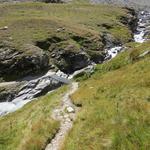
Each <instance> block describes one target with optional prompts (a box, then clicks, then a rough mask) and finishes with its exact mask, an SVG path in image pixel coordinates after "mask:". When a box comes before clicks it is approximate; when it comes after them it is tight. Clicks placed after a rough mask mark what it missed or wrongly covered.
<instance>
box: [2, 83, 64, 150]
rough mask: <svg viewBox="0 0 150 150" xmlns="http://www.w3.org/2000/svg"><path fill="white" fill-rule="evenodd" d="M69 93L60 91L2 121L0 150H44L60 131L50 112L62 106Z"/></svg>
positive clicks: (36, 101) (62, 89)
mask: <svg viewBox="0 0 150 150" xmlns="http://www.w3.org/2000/svg"><path fill="white" fill-rule="evenodd" d="M66 89H67V87H66V86H65V87H63V88H60V89H58V90H57V91H55V92H53V93H51V94H48V95H46V96H43V97H41V98H38V100H34V101H32V102H30V103H28V104H27V105H25V106H24V107H23V108H21V109H20V110H18V111H16V112H14V113H11V114H9V115H7V116H4V117H2V118H0V150H41V149H43V148H44V147H45V146H46V144H47V142H48V141H50V140H51V139H52V138H53V136H54V135H55V133H56V132H57V130H58V129H59V122H57V121H55V120H53V119H52V118H51V112H52V110H53V109H54V108H55V107H57V106H58V105H59V104H60V99H61V96H62V94H63V93H64V92H65V91H66Z"/></svg>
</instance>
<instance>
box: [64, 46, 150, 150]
mask: <svg viewBox="0 0 150 150" xmlns="http://www.w3.org/2000/svg"><path fill="white" fill-rule="evenodd" d="M149 47H150V45H149V43H145V44H140V45H139V46H138V47H136V48H133V49H130V50H129V51H126V52H123V53H122V54H120V55H118V56H117V57H116V58H115V59H113V60H112V61H109V62H107V63H105V64H102V65H98V66H97V68H96V72H95V74H94V75H92V76H91V77H90V78H88V79H86V80H85V81H82V82H81V84H80V88H79V90H78V91H77V92H76V93H75V94H73V95H72V98H73V102H74V103H75V104H76V105H77V106H82V107H81V109H80V111H79V113H78V118H77V120H76V122H75V124H74V127H73V129H72V131H71V132H70V133H69V135H68V137H67V138H66V142H65V144H64V147H63V148H62V149H64V150H83V149H86V150H91V149H92V150H104V149H107V150H109V149H110V150H126V149H128V150H147V149H149V148H150V145H149V141H150V111H149V110H150V104H149V99H150V92H149V91H150V70H149V66H150V59H149V56H148V55H147V56H145V57H144V58H142V59H138V56H139V54H141V53H143V52H144V51H146V50H147V49H149ZM133 58H134V59H133ZM80 81H81V80H80Z"/></svg>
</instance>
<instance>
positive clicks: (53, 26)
mask: <svg viewBox="0 0 150 150" xmlns="http://www.w3.org/2000/svg"><path fill="white" fill-rule="evenodd" d="M127 15H128V10H126V9H123V8H117V7H112V6H109V5H105V6H103V5H90V4H80V3H77V4H74V3H73V4H49V5H48V4H44V3H18V4H1V5H0V28H3V27H4V26H8V30H0V41H1V42H2V41H5V42H6V41H7V43H9V42H10V43H11V44H13V45H14V46H16V47H19V48H20V47H23V45H24V44H34V43H35V42H36V41H38V40H42V39H46V38H50V37H53V36H58V37H60V38H65V40H67V39H68V40H69V41H70V40H71V37H70V34H71V33H74V34H78V35H84V36H85V37H86V36H87V37H88V36H89V34H90V35H91V36H99V34H100V32H103V31H106V29H105V28H104V27H101V25H102V24H108V25H110V26H111V27H112V28H111V30H110V31H109V32H111V33H112V34H113V33H114V30H115V31H117V30H118V32H115V35H116V34H117V35H118V37H121V38H120V39H122V41H124V42H126V41H128V40H129V39H130V38H131V31H130V30H129V29H128V28H127V26H125V25H123V24H122V23H121V21H120V17H122V16H127ZM61 27H64V28H65V29H66V30H65V31H62V32H57V29H59V28H61ZM121 33H122V34H121ZM22 49H23V48H22Z"/></svg>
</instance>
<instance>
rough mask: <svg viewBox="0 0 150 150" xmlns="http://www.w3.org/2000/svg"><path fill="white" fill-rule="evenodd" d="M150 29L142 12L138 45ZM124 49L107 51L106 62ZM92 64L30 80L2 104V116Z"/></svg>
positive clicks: (148, 16) (148, 19) (136, 37)
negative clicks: (68, 71) (72, 70)
mask: <svg viewBox="0 0 150 150" xmlns="http://www.w3.org/2000/svg"><path fill="white" fill-rule="evenodd" d="M149 28H150V13H149V12H145V11H142V12H140V13H139V21H138V27H137V31H136V32H135V34H134V40H135V42H138V43H143V42H144V41H145V40H147V31H148V30H149ZM123 50H124V47H123V46H121V45H119V46H115V47H113V48H110V49H107V50H106V52H107V56H106V60H110V59H112V58H114V57H115V56H117V54H118V53H119V52H120V51H123ZM94 65H95V64H92V65H90V66H88V67H86V68H84V69H81V70H78V71H76V72H74V73H73V74H72V75H70V76H68V75H66V74H64V73H63V72H61V71H58V72H52V71H48V73H47V74H45V75H44V76H42V77H39V78H37V79H33V80H30V81H29V82H28V83H27V84H26V85H24V86H23V87H22V89H21V90H20V92H19V93H18V95H17V96H16V98H15V99H14V100H13V101H12V102H2V103H0V116H2V115H5V114H8V113H10V112H14V111H16V110H17V109H19V108H21V107H23V106H24V105H25V104H27V103H28V102H30V101H32V100H34V97H36V96H38V95H40V94H41V92H43V91H44V90H46V91H47V90H49V91H52V90H53V89H55V88H57V87H59V86H60V85H62V84H64V83H65V84H68V83H69V81H70V79H72V78H73V77H74V76H75V75H77V74H79V73H81V72H83V71H86V70H88V71H89V70H90V71H91V70H92V69H93V66H94Z"/></svg>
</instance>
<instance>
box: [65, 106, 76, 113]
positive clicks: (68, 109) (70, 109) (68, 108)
mask: <svg viewBox="0 0 150 150" xmlns="http://www.w3.org/2000/svg"><path fill="white" fill-rule="evenodd" d="M67 112H68V113H74V112H75V110H74V108H72V107H71V106H69V107H67Z"/></svg>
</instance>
